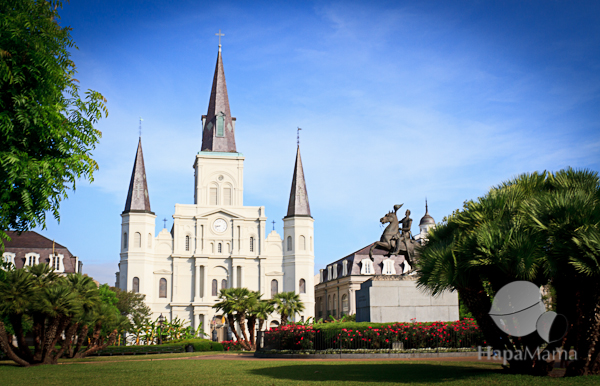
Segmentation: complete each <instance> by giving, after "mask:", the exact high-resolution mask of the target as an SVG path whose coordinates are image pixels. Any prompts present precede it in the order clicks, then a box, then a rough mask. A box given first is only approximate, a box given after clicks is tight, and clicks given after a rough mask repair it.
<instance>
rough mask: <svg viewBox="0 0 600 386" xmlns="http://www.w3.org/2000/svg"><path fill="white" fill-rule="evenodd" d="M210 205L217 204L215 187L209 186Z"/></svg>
mask: <svg viewBox="0 0 600 386" xmlns="http://www.w3.org/2000/svg"><path fill="white" fill-rule="evenodd" d="M210 205H217V188H210Z"/></svg>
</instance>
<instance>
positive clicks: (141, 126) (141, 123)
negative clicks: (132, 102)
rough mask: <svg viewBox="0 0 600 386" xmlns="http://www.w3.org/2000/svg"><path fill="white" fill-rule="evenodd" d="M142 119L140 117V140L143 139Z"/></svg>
mask: <svg viewBox="0 0 600 386" xmlns="http://www.w3.org/2000/svg"><path fill="white" fill-rule="evenodd" d="M142 121H143V119H142V117H140V138H142Z"/></svg>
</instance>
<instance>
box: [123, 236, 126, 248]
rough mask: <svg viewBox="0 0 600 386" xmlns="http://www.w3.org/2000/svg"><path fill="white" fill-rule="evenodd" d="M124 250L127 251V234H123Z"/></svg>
mask: <svg viewBox="0 0 600 386" xmlns="http://www.w3.org/2000/svg"><path fill="white" fill-rule="evenodd" d="M123 249H127V232H125V233H123Z"/></svg>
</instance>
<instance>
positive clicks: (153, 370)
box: [0, 353, 600, 386]
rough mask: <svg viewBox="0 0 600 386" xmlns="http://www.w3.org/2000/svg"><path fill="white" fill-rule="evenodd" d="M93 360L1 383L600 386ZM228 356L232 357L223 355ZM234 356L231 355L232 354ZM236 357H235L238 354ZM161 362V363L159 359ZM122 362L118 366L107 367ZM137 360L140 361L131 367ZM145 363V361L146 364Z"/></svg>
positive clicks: (490, 369) (300, 364) (368, 370)
mask: <svg viewBox="0 0 600 386" xmlns="http://www.w3.org/2000/svg"><path fill="white" fill-rule="evenodd" d="M199 354H200V355H202V354H204V355H215V353H187V354H162V355H153V356H152V359H153V360H152V361H150V360H149V359H150V358H148V360H143V359H145V358H140V356H134V357H131V359H129V360H128V359H126V358H127V357H119V358H114V357H113V358H107V357H103V358H89V359H90V360H91V362H95V363H75V362H73V361H71V362H72V363H73V364H71V365H67V366H65V365H58V366H36V367H30V368H20V367H16V366H12V365H8V364H6V362H3V363H0V383H1V384H2V385H3V386H4V385H6V386H9V385H19V386H22V385H24V384H39V385H61V386H64V385H65V384H85V385H86V386H90V385H102V386H105V385H111V386H117V385H128V386H133V385H173V384H176V385H198V384H203V385H229V384H238V385H241V384H246V385H315V384H320V383H326V384H327V385H341V384H343V385H367V384H368V385H372V384H374V383H377V384H378V385H385V384H409V383H414V384H420V385H437V384H441V383H444V384H449V385H532V386H537V385H539V386H552V385H597V384H598V381H599V380H600V378H598V377H578V378H568V379H557V378H549V377H544V378H540V377H532V376H521V375H509V374H504V373H502V372H501V371H500V365H499V364H497V363H489V362H446V361H444V362H441V361H440V362H436V361H418V360H415V361H347V362H344V361H335V362H334V361H331V362H325V361H272V360H211V359H202V360H194V359H190V360H186V359H183V360H158V361H156V360H154V359H169V358H172V359H176V358H181V357H182V356H183V355H188V356H199ZM219 355H227V354H219ZM230 355H231V354H230ZM233 355H235V354H233ZM159 357H160V358H159ZM110 359H113V360H115V359H117V360H118V362H107V360H110ZM132 359H135V360H136V361H131V360H132ZM140 359H142V361H140Z"/></svg>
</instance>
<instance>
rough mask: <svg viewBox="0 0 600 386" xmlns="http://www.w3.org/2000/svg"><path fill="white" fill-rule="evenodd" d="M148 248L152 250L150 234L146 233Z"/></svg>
mask: <svg viewBox="0 0 600 386" xmlns="http://www.w3.org/2000/svg"><path fill="white" fill-rule="evenodd" d="M148 248H152V233H148Z"/></svg>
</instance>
